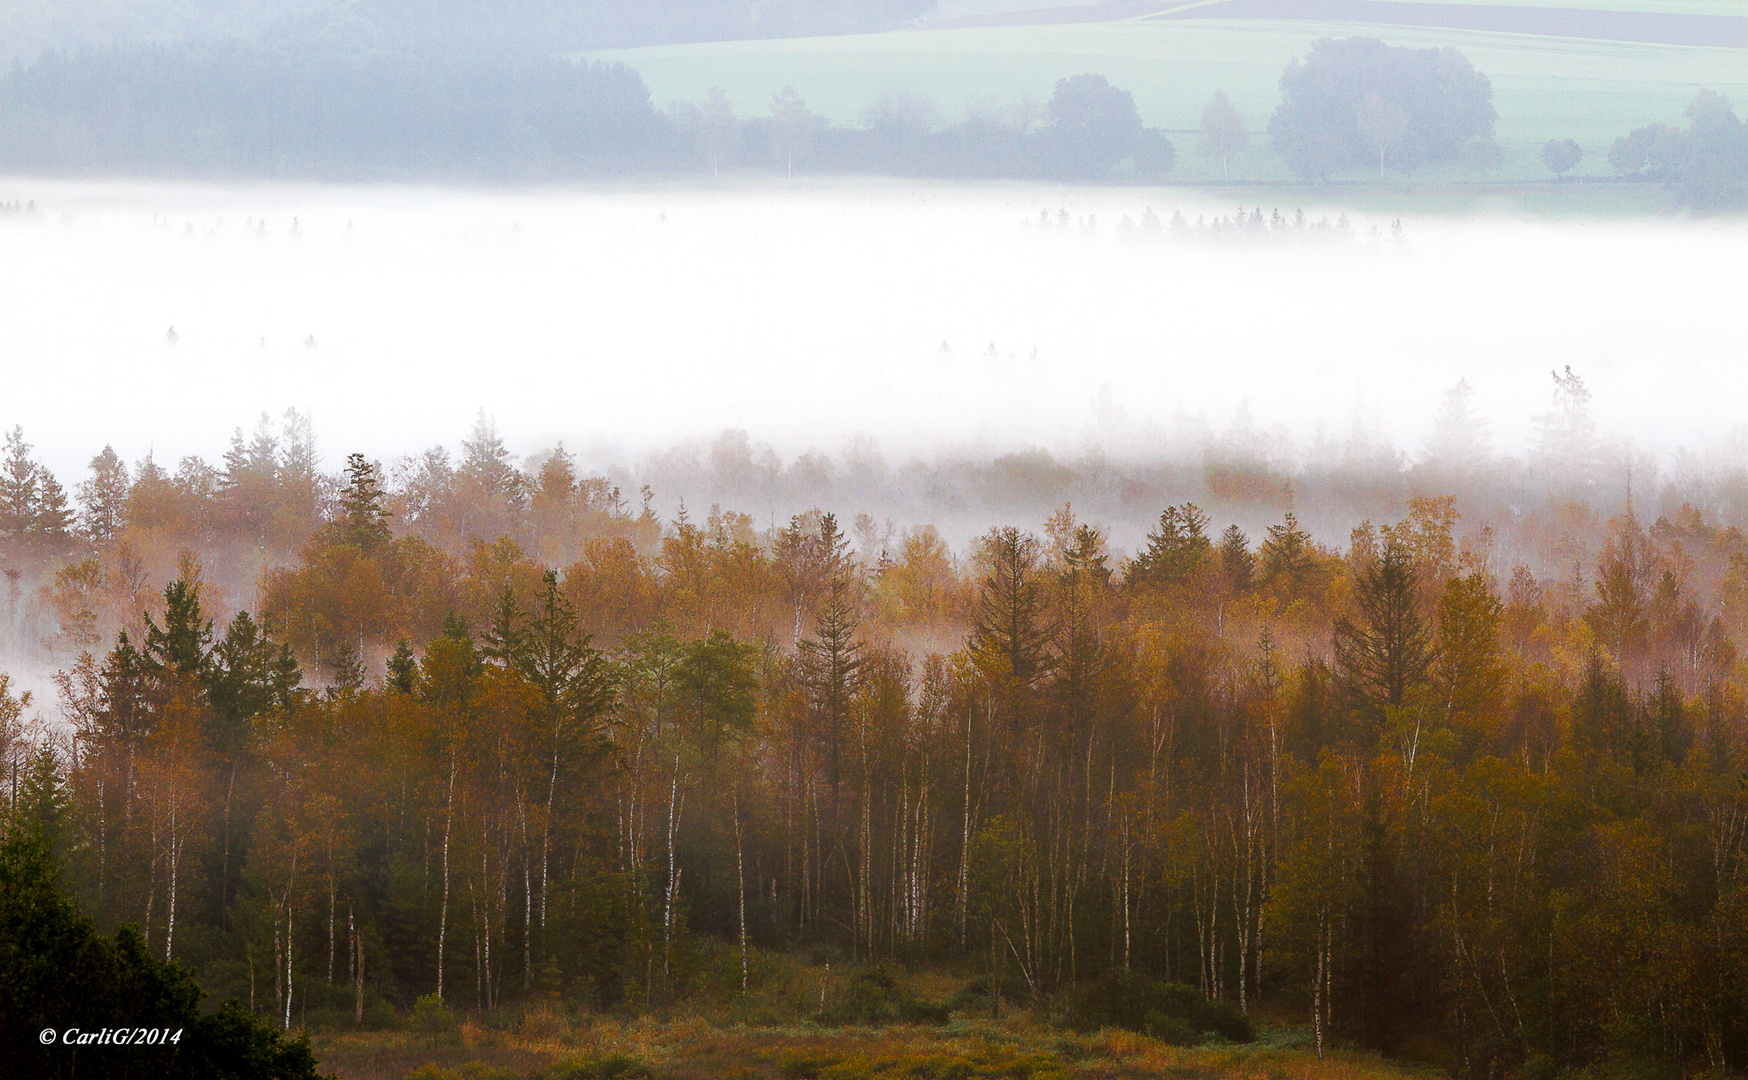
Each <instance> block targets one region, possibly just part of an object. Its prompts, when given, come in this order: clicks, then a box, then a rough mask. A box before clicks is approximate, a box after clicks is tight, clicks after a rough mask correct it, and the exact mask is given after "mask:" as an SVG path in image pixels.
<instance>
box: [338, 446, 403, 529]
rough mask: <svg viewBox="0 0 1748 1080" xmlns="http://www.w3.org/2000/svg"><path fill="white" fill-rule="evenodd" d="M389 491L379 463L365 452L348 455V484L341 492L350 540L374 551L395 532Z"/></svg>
mask: <svg viewBox="0 0 1748 1080" xmlns="http://www.w3.org/2000/svg"><path fill="white" fill-rule="evenodd" d="M386 497H387V496H386V494H385V493H384V492H383V490H382V483H381V481H380V479H379V478H378V475H377V468H376V466H375V465H373V464H372V463H370V462H369V461H366V460H365V457H364V455H363V454H348V455H346V488H345V490H344V491H342V492H341V493H340V522H341V527H342V529H343V530H344V533H345V538H346V541H347V543H350V544H355V545H357V547H358V548H360V549H361V550H363V551H374V550H376V548H378V547H379V546H381V545H382V544H384V543H386V542H387V541H388V540H389V537H390V536H391V535H392V534H391V533H390V532H389V527H388V519H389V518H390V517H392V516H393V515H392V514H390V513H389V511H388V510H387V509H386V508H385V507H384V506H383V500H384V499H385V498H386Z"/></svg>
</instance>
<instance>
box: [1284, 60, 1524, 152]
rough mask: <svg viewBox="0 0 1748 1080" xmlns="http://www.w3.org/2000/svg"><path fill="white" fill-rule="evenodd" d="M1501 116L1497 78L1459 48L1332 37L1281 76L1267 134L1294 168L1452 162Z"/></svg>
mask: <svg viewBox="0 0 1748 1080" xmlns="http://www.w3.org/2000/svg"><path fill="white" fill-rule="evenodd" d="M1496 119H1497V114H1496V113H1495V112H1494V109H1493V85H1492V84H1491V83H1490V82H1488V80H1487V77H1486V76H1485V75H1482V74H1481V73H1480V72H1478V71H1476V70H1475V68H1474V65H1472V64H1470V63H1469V61H1468V58H1467V57H1465V56H1464V55H1463V54H1462V53H1460V52H1458V51H1457V50H1455V49H1452V48H1443V49H1410V48H1404V47H1399V46H1392V45H1386V44H1384V43H1383V42H1382V41H1379V40H1377V39H1376V38H1357V37H1356V38H1347V39H1345V40H1336V39H1334V38H1324V39H1322V40H1321V41H1318V42H1316V43H1315V44H1314V45H1312V46H1311V51H1310V53H1309V54H1308V55H1307V56H1306V57H1305V59H1304V60H1303V61H1300V60H1294V61H1293V63H1292V64H1291V65H1289V66H1288V68H1287V71H1286V74H1284V75H1282V76H1281V104H1280V107H1279V108H1277V109H1276V110H1275V114H1274V117H1273V118H1272V119H1271V120H1270V121H1269V134H1270V135H1271V136H1272V137H1273V139H1274V147H1275V150H1276V151H1277V152H1278V153H1280V154H1281V156H1282V157H1284V158H1286V160H1287V164H1288V165H1289V166H1291V167H1292V169H1293V171H1294V172H1296V173H1298V174H1299V175H1300V176H1307V177H1322V176H1328V175H1329V174H1330V173H1332V172H1337V171H1340V170H1343V169H1352V168H1360V167H1366V166H1378V167H1380V168H1381V167H1382V164H1383V163H1384V162H1388V163H1390V164H1392V165H1395V166H1396V167H1397V168H1399V169H1411V168H1414V167H1416V166H1418V165H1421V164H1423V163H1428V162H1440V161H1451V160H1454V159H1455V158H1456V157H1457V155H1458V153H1459V152H1461V150H1462V148H1463V145H1464V144H1465V143H1467V142H1468V141H1469V140H1470V139H1472V138H1474V137H1476V136H1478V135H1482V136H1485V135H1491V134H1492V132H1493V125H1494V122H1495V120H1496Z"/></svg>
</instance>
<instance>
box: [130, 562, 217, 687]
mask: <svg viewBox="0 0 1748 1080" xmlns="http://www.w3.org/2000/svg"><path fill="white" fill-rule="evenodd" d="M145 619H146V647H145V655H146V658H147V661H148V662H149V663H150V664H151V665H152V668H153V669H154V670H157V669H167V670H170V671H174V672H176V673H177V674H178V675H184V676H191V677H192V676H200V675H204V674H205V673H206V666H207V653H208V651H209V650H210V648H211V647H212V620H211V619H208V618H206V617H205V615H204V614H203V613H202V612H201V609H200V593H199V592H198V591H197V590H196V589H195V587H194V585H193V584H191V583H190V582H188V581H185V580H183V579H182V578H177V579H176V580H175V581H172V582H171V583H170V584H168V585H166V586H164V625H163V627H161V628H160V627H159V626H158V624H157V622H156V621H155V620H153V618H152V615H151V613H150V612H147V613H146V615H145Z"/></svg>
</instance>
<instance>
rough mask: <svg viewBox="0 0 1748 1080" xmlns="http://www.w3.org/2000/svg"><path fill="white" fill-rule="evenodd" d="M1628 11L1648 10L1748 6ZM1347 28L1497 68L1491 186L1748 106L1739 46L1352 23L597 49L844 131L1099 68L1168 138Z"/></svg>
mask: <svg viewBox="0 0 1748 1080" xmlns="http://www.w3.org/2000/svg"><path fill="white" fill-rule="evenodd" d="M1619 3H1620V6H1622V7H1633V8H1637V9H1642V10H1706V9H1713V8H1716V7H1735V8H1736V9H1737V10H1740V5H1711V4H1705V3H1682V4H1654V3H1652V2H1651V0H1638V2H1636V3H1633V2H1631V0H1619ZM1587 6H1602V5H1601V4H1600V3H1595V2H1592V3H1590V4H1588V5H1587ZM1349 35H1364V36H1371V37H1379V38H1382V39H1384V40H1386V41H1389V42H1391V43H1393V44H1399V45H1413V46H1421V47H1425V46H1431V45H1449V46H1453V47H1455V48H1457V49H1460V50H1462V52H1463V53H1464V54H1466V55H1467V56H1468V57H1469V59H1470V60H1471V61H1473V63H1474V64H1475V66H1476V67H1477V68H1479V69H1480V70H1481V71H1482V72H1484V73H1486V74H1487V76H1488V77H1489V78H1491V79H1492V81H1493V88H1494V103H1495V105H1496V107H1497V108H1498V110H1499V128H1498V138H1499V142H1500V144H1501V145H1502V146H1503V147H1504V149H1505V151H1506V165H1505V168H1504V169H1502V170H1501V171H1499V172H1497V173H1494V174H1491V176H1490V179H1495V180H1524V179H1542V178H1546V177H1547V176H1548V173H1547V171H1546V170H1545V169H1544V168H1542V166H1541V164H1540V161H1539V149H1540V147H1541V145H1542V143H1544V142H1546V141H1547V140H1548V139H1551V138H1574V139H1577V140H1578V141H1579V143H1580V144H1581V145H1583V146H1584V147H1585V149H1586V150H1587V151H1591V153H1590V154H1589V155H1587V156H1586V158H1585V160H1584V163H1583V165H1581V166H1580V167H1579V169H1578V170H1577V171H1576V172H1577V173H1578V174H1580V175H1584V174H1589V175H1607V174H1608V172H1609V169H1608V164H1607V161H1606V159H1605V157H1604V156H1603V155H1604V154H1605V153H1606V151H1607V148H1608V144H1609V143H1610V142H1611V141H1612V140H1613V139H1614V138H1615V137H1616V136H1617V135H1621V134H1623V133H1625V132H1626V131H1628V130H1629V129H1631V128H1633V127H1636V126H1638V125H1641V124H1645V123H1648V122H1650V121H1653V120H1667V121H1679V120H1680V119H1681V112H1682V109H1683V108H1684V107H1685V106H1686V105H1687V103H1688V102H1689V101H1691V100H1692V99H1693V96H1694V94H1695V92H1696V91H1698V90H1699V89H1700V88H1701V87H1709V88H1711V89H1714V90H1718V91H1720V92H1722V93H1724V94H1727V95H1729V96H1730V98H1731V99H1732V100H1733V101H1736V102H1738V103H1741V104H1744V105H1748V52H1745V51H1743V50H1740V49H1725V48H1696V47H1687V46H1676V45H1646V44H1634V43H1626V42H1607V41H1592V40H1581V39H1575V38H1549V37H1533V36H1528V35H1520V34H1501V33H1483V32H1476V31H1460V30H1438V29H1423V28H1411V27H1390V26H1376V25H1357V24H1343V23H1308V22H1268V21H1246V20H1230V21H1220V20H1172V21H1158V20H1131V21H1124V22H1110V23H1082V24H1069V25H1056V26H1012V27H990V28H976V29H954V30H914V31H898V32H892V33H885V34H870V35H862V36H855V37H832V38H801V39H788V40H776V41H738V42H721V43H710V44H700V45H682V46H664V47H656V48H642V49H626V50H620V51H616V52H610V53H597V54H591V55H593V56H596V57H598V58H601V59H616V60H623V61H625V62H626V63H628V64H630V65H631V66H633V67H635V68H637V69H638V70H639V71H641V72H642V73H643V77H644V79H645V80H646V81H647V82H648V83H649V85H650V89H651V91H652V93H653V95H654V97H655V100H656V102H657V103H658V104H659V105H666V104H667V103H668V102H670V101H674V100H678V99H690V100H696V99H698V98H700V97H702V96H703V95H704V94H705V93H706V92H707V91H708V90H709V88H710V87H712V86H721V87H723V88H724V89H726V90H727V91H728V94H729V97H730V99H731V100H732V101H733V102H734V103H735V107H736V109H737V111H738V112H740V113H741V114H742V115H759V114H762V113H764V112H765V111H767V109H768V107H769V102H770V99H771V95H772V94H774V93H775V92H777V91H778V90H780V89H781V88H782V87H784V86H786V85H792V86H794V87H795V88H796V89H797V90H799V91H800V92H801V94H802V96H803V97H804V98H806V99H807V102H808V104H809V106H810V107H811V108H813V110H814V111H816V112H818V113H821V114H822V115H824V116H826V117H827V118H828V119H830V120H832V121H834V122H836V123H840V124H855V123H857V122H858V121H859V120H860V118H861V115H862V113H863V110H864V109H865V107H866V106H867V103H868V102H869V101H870V100H871V99H872V98H874V97H875V96H876V95H877V94H878V93H880V91H881V90H882V89H883V88H886V87H902V88H906V89H910V90H915V91H920V92H922V93H925V94H927V95H929V96H930V97H931V98H933V99H934V101H935V103H936V105H937V107H938V109H939V110H940V113H941V116H942V118H943V119H945V120H949V121H950V120H954V119H957V118H959V117H961V116H963V115H964V114H965V112H966V111H967V109H968V108H989V107H991V106H994V107H998V108H1000V107H1011V106H1012V105H1013V104H1015V103H1017V102H1018V101H1019V100H1020V99H1021V98H1022V96H1025V95H1030V96H1031V97H1032V98H1033V99H1035V100H1037V101H1040V102H1041V101H1043V100H1045V99H1047V98H1048V97H1049V96H1050V92H1051V88H1052V87H1053V86H1054V85H1055V82H1056V80H1057V79H1060V78H1062V77H1064V76H1068V75H1074V74H1078V73H1081V72H1097V73H1099V74H1102V75H1104V76H1106V77H1107V78H1109V79H1110V80H1111V82H1112V83H1114V84H1116V85H1118V86H1121V87H1123V88H1125V89H1127V90H1129V91H1131V92H1132V93H1133V94H1134V95H1135V101H1136V104H1137V105H1138V106H1139V107H1140V110H1141V115H1142V118H1143V119H1144V120H1145V121H1146V122H1147V123H1148V124H1150V125H1153V126H1156V127H1162V128H1165V129H1167V130H1172V131H1185V130H1188V129H1192V128H1194V127H1195V126H1196V124H1197V122H1198V119H1199V116H1200V113H1201V109H1202V106H1203V104H1204V103H1205V102H1206V101H1207V99H1208V96H1209V95H1210V94H1211V93H1213V91H1215V90H1217V89H1219V90H1225V91H1226V93H1227V94H1228V95H1229V96H1230V97H1231V99H1232V101H1233V103H1234V104H1236V105H1237V106H1238V108H1239V109H1240V111H1242V112H1243V113H1244V115H1245V116H1246V118H1247V119H1248V120H1249V122H1250V126H1251V129H1252V130H1253V131H1255V132H1258V133H1259V136H1260V133H1261V132H1263V131H1264V130H1265V129H1266V127H1267V122H1268V117H1269V114H1270V113H1271V112H1272V111H1273V110H1274V108H1275V105H1276V104H1277V102H1278V101H1279V91H1278V89H1277V84H1278V82H1279V79H1280V75H1281V71H1282V69H1283V68H1284V67H1285V66H1286V64H1287V62H1288V61H1289V60H1291V59H1292V58H1293V57H1294V56H1299V55H1303V54H1304V53H1305V51H1306V50H1307V49H1308V48H1309V47H1310V45H1311V43H1312V42H1313V41H1315V40H1316V39H1318V38H1321V37H1345V36H1349ZM1177 141H1178V143H1179V146H1180V155H1179V167H1178V171H1177V176H1178V177H1179V178H1181V179H1186V180H1195V179H1200V178H1207V177H1210V176H1212V175H1213V172H1214V171H1215V170H1214V166H1212V165H1211V164H1210V163H1208V162H1204V161H1201V160H1199V159H1198V158H1197V156H1196V155H1195V154H1194V153H1193V152H1182V151H1189V150H1191V149H1192V146H1193V142H1194V140H1193V137H1189V138H1186V137H1184V136H1178V137H1177ZM1266 141H1267V139H1266V136H1260V137H1259V138H1258V139H1257V143H1256V145H1255V147H1253V149H1252V150H1250V151H1249V152H1248V153H1247V154H1245V155H1243V156H1242V157H1241V158H1240V159H1235V160H1234V162H1233V170H1234V172H1233V176H1234V179H1239V178H1244V179H1248V180H1256V181H1269V180H1276V179H1285V178H1286V177H1287V173H1286V170H1285V168H1284V166H1283V165H1282V164H1281V163H1280V161H1279V160H1278V159H1276V158H1275V157H1274V155H1273V154H1271V153H1269V152H1268V151H1267V150H1266V149H1264V148H1263V144H1265V143H1266ZM1456 178H1457V176H1456V175H1455V174H1453V176H1452V177H1451V179H1456ZM1425 179H1437V177H1432V176H1428V177H1425ZM1469 179H1474V177H1469Z"/></svg>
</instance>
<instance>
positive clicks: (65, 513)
mask: <svg viewBox="0 0 1748 1080" xmlns="http://www.w3.org/2000/svg"><path fill="white" fill-rule="evenodd" d="M30 531H31V534H32V535H34V536H36V537H37V538H38V539H39V540H42V541H43V542H45V543H47V544H48V545H49V546H50V547H51V548H57V549H58V548H61V547H64V546H65V545H66V543H67V541H69V540H71V539H72V538H73V511H72V508H71V507H69V506H68V505H67V490H66V489H65V488H63V487H61V484H60V481H58V480H56V479H55V474H54V473H52V472H49V471H48V470H47V469H39V470H38V487H37V497H36V514H35V516H34V518H33V519H32V521H31V526H30Z"/></svg>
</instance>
